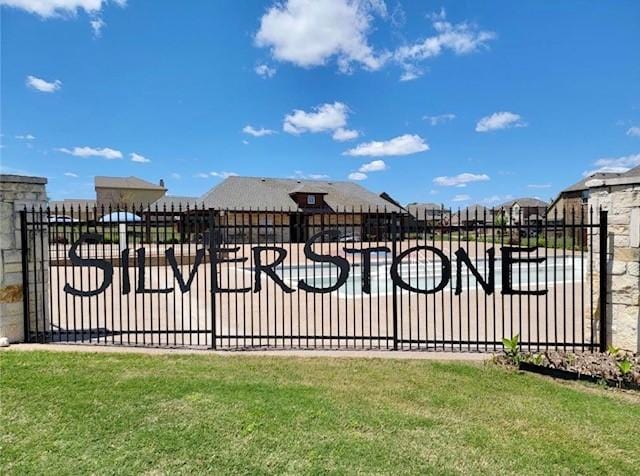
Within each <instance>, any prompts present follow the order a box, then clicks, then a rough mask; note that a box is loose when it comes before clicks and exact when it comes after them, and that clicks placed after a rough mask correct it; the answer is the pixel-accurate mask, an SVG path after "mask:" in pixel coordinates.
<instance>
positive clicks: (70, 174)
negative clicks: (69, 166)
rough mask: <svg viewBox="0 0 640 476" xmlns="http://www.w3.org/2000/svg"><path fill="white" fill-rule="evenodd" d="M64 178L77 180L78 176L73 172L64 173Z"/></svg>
mask: <svg viewBox="0 0 640 476" xmlns="http://www.w3.org/2000/svg"><path fill="white" fill-rule="evenodd" d="M64 176H65V177H70V178H78V174H74V173H73V172H65V173H64Z"/></svg>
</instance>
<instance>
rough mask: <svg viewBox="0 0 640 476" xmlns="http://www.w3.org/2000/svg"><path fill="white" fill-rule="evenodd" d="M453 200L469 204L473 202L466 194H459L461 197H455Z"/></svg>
mask: <svg viewBox="0 0 640 476" xmlns="http://www.w3.org/2000/svg"><path fill="white" fill-rule="evenodd" d="M451 200H452V201H454V202H467V201H469V200H471V197H470V196H469V195H466V194H459V195H455V196H454V197H453V198H452V199H451Z"/></svg>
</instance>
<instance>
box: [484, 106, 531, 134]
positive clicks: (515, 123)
mask: <svg viewBox="0 0 640 476" xmlns="http://www.w3.org/2000/svg"><path fill="white" fill-rule="evenodd" d="M525 126H526V124H525V123H524V122H523V121H522V117H521V116H520V115H519V114H515V113H513V112H508V111H501V112H494V113H493V114H491V115H490V116H485V117H483V118H481V119H480V120H479V121H478V123H477V124H476V132H490V131H497V130H500V129H508V128H510V127H525Z"/></svg>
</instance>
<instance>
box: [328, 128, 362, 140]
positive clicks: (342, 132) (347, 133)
mask: <svg viewBox="0 0 640 476" xmlns="http://www.w3.org/2000/svg"><path fill="white" fill-rule="evenodd" d="M359 135H360V133H359V132H358V131H355V130H353V129H345V128H343V127H339V128H337V129H336V130H335V131H333V135H332V136H331V137H333V140H337V141H338V142H345V141H348V140H353V139H356V138H358V136H359Z"/></svg>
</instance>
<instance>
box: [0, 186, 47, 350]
mask: <svg viewBox="0 0 640 476" xmlns="http://www.w3.org/2000/svg"><path fill="white" fill-rule="evenodd" d="M46 183H47V179H46V178H42V177H24V176H20V175H3V174H0V338H1V337H6V338H8V339H9V342H22V341H24V338H25V335H24V334H25V329H24V313H23V286H22V282H23V281H22V279H23V276H22V242H21V235H20V233H21V227H20V213H19V212H20V210H23V209H24V207H25V206H26V207H28V208H31V207H32V206H34V207H36V208H37V209H39V208H40V207H46V205H47V194H46ZM43 217H44V219H45V220H46V216H45V215H44V214H43ZM30 221H32V217H30ZM43 228H44V227H40V228H39V230H41V231H39V230H38V229H36V230H32V231H30V239H32V240H33V234H34V233H36V234H37V239H36V242H37V246H36V248H40V245H39V242H40V235H39V233H42V232H45V231H44V230H43ZM43 242H44V244H45V247H44V248H45V249H44V250H43V249H36V256H37V261H38V264H37V265H38V268H37V270H38V272H37V273H36V276H33V275H32V273H30V274H31V275H30V276H29V301H30V302H35V300H36V286H35V284H36V283H37V285H38V296H37V299H38V303H39V305H41V306H43V307H42V308H41V309H40V310H39V312H38V314H40V318H41V319H42V316H46V315H48V314H47V313H48V310H47V302H48V299H47V298H46V297H43V296H42V287H43V284H44V289H45V290H48V283H47V280H48V276H49V266H48V252H47V250H48V246H47V244H48V240H47V237H45V239H44V240H43ZM43 265H44V271H45V273H44V275H45V282H44V283H43V280H42V274H43V273H42V267H41V266H43ZM29 266H30V269H33V266H34V263H33V257H32V258H31V261H30V265H29ZM31 309H32V310H33V306H31ZM43 311H44V312H43ZM35 318H36V316H35V314H34V315H32V316H30V320H32V321H34V320H35Z"/></svg>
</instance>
